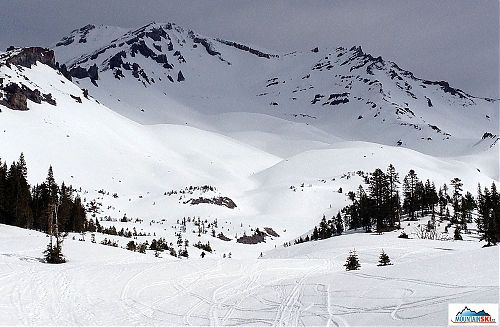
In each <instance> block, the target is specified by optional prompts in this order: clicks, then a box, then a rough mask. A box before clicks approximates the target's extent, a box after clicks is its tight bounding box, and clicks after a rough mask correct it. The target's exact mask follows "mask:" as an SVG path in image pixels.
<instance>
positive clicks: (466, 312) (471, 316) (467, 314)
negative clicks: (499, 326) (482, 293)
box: [452, 307, 496, 324]
mask: <svg viewBox="0 0 500 327" xmlns="http://www.w3.org/2000/svg"><path fill="white" fill-rule="evenodd" d="M452 322H453V323H480V324H481V323H482V324H495V323H496V320H495V319H493V318H492V317H491V315H490V314H489V313H487V312H486V311H484V310H481V311H479V312H478V311H474V310H471V309H469V308H468V307H465V308H463V309H462V311H459V312H458V313H457V314H456V316H455V319H454V320H453V321H452Z"/></svg>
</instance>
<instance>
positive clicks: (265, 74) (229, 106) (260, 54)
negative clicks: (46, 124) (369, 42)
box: [54, 23, 499, 156]
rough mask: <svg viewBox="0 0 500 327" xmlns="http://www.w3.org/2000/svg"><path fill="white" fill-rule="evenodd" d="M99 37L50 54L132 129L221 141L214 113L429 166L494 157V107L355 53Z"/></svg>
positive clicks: (188, 35)
mask: <svg viewBox="0 0 500 327" xmlns="http://www.w3.org/2000/svg"><path fill="white" fill-rule="evenodd" d="M102 29H105V28H104V27H100V28H93V29H91V31H90V32H88V34H89V35H92V39H94V40H99V41H95V42H94V43H92V44H105V45H103V46H101V47H100V48H98V49H94V48H93V47H91V48H90V49H89V50H86V49H85V48H84V47H82V46H81V45H80V44H75V42H73V43H70V44H67V45H66V44H65V43H67V42H63V41H64V40H66V39H67V38H65V39H63V41H61V42H59V43H58V45H57V46H56V47H55V48H54V49H55V51H56V53H57V54H59V53H61V54H62V55H63V59H62V61H61V63H63V62H64V63H66V65H68V68H69V69H73V70H74V71H75V72H78V69H79V68H80V69H86V70H88V69H90V68H91V67H96V68H97V69H98V72H99V76H98V80H94V83H95V84H94V85H93V84H91V83H90V81H89V78H86V79H82V80H80V81H78V82H79V83H81V85H82V86H85V87H88V88H89V89H91V94H93V95H94V96H95V97H96V98H98V99H99V100H100V101H102V102H103V103H105V104H107V105H108V106H109V107H111V108H112V109H113V110H115V111H117V112H119V113H121V114H123V115H125V116H127V117H130V118H132V119H133V120H135V121H138V122H141V123H147V124H154V123H165V122H170V123H181V122H182V123H188V124H192V125H194V126H197V127H202V128H205V129H213V130H217V131H219V132H222V133H225V134H228V133H229V132H228V130H227V126H228V125H230V122H231V121H230V122H228V121H227V120H226V119H227V118H228V117H229V116H228V115H221V113H228V112H242V113H249V112H250V113H259V114H264V115H270V116H274V117H277V118H279V119H282V120H286V121H291V122H295V123H302V124H307V125H309V126H314V127H316V128H319V129H320V130H321V131H322V132H323V133H326V134H329V135H330V137H329V139H335V138H340V139H345V140H361V141H374V142H377V143H381V144H386V145H394V146H402V147H407V148H411V149H415V150H418V151H420V152H424V153H427V154H432V155H439V156H443V155H446V156H457V155H461V156H462V155H468V154H473V153H480V152H484V151H488V152H495V153H496V152H497V151H498V147H497V145H496V143H497V140H498V134H499V133H498V118H499V115H498V110H497V106H498V101H497V100H492V99H481V98H476V97H473V96H471V95H469V94H467V93H465V92H463V91H461V90H459V89H455V88H453V87H451V86H450V85H448V83H446V82H444V81H441V82H433V81H427V80H423V79H419V78H417V77H415V76H414V75H413V74H412V73H411V72H408V71H405V70H403V69H401V68H400V67H398V66H397V64H395V63H392V62H389V61H385V60H383V59H382V58H381V57H377V58H375V57H373V56H371V55H370V54H366V53H364V52H363V51H362V49H361V48H360V47H352V48H350V49H346V48H336V49H328V48H315V49H312V50H311V51H305V52H292V53H289V54H280V55H278V54H276V53H274V52H272V51H268V50H262V49H257V48H255V47H250V46H246V45H242V44H239V43H237V42H230V41H225V40H220V39H214V38H209V37H204V36H201V35H199V34H197V33H195V32H193V31H185V30H184V29H183V28H182V27H180V26H178V25H175V24H171V23H168V24H156V23H152V24H149V25H146V26H144V27H142V28H139V29H137V30H133V31H128V32H126V33H124V34H123V35H122V36H120V37H116V38H115V39H113V40H109V39H110V37H109V36H108V34H109V33H106V32H100V30H102ZM109 29H111V28H109ZM100 34H102V35H100ZM72 35H73V34H72ZM74 39H76V37H75V38H74ZM106 42H107V43H106ZM68 58H73V59H68ZM74 58H77V59H74ZM242 116H244V115H241V117H240V118H242V119H245V118H244V117H242ZM252 117H255V116H252ZM464 122H467V123H464ZM254 131H255V130H254ZM308 133H309V134H310V133H311V131H309V132H308ZM306 134H307V133H306ZM313 134H315V135H316V136H318V137H315V138H312V139H310V138H309V141H311V142H323V141H324V138H322V137H321V136H319V134H318V133H316V132H313ZM268 136H269V135H268ZM242 137H243V138H244V137H245V136H244V135H242ZM273 138H274V139H275V137H271V136H269V141H270V142H273Z"/></svg>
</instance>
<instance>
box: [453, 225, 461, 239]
mask: <svg viewBox="0 0 500 327" xmlns="http://www.w3.org/2000/svg"><path fill="white" fill-rule="evenodd" d="M461 231H462V230H461V228H460V226H456V227H455V232H454V233H453V239H454V240H455V241H461V240H462V239H463V238H462V234H461Z"/></svg>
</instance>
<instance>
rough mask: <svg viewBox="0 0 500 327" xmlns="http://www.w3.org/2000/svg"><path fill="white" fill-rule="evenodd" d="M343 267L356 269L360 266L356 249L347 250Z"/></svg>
mask: <svg viewBox="0 0 500 327" xmlns="http://www.w3.org/2000/svg"><path fill="white" fill-rule="evenodd" d="M344 267H345V269H346V270H358V269H359V268H360V267H361V265H360V264H359V259H358V255H357V254H356V250H353V251H350V252H349V256H348V257H347V261H346V263H345V264H344Z"/></svg>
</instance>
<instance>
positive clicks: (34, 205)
mask: <svg viewBox="0 0 500 327" xmlns="http://www.w3.org/2000/svg"><path fill="white" fill-rule="evenodd" d="M27 176H28V168H27V165H26V161H25V159H24V155H23V154H22V153H21V155H20V157H19V160H18V161H17V162H13V163H12V164H11V165H10V167H8V166H7V163H6V162H3V163H2V161H1V160H0V223H1V224H6V225H12V226H18V227H22V228H28V229H35V230H39V231H42V232H45V233H49V234H50V236H51V237H50V243H49V245H48V247H47V250H46V251H45V258H46V261H47V262H49V263H61V262H64V257H63V255H62V250H61V247H62V240H63V238H64V236H63V234H64V233H67V232H83V231H85V230H86V229H87V217H86V212H85V207H84V206H83V204H82V201H81V199H80V197H79V196H78V195H75V194H74V193H75V190H74V189H73V188H72V187H71V186H66V185H65V184H64V183H62V184H61V186H59V185H58V184H57V183H56V181H55V179H54V173H53V171H52V167H49V170H48V174H47V178H46V180H45V182H43V183H41V184H38V185H35V186H33V187H31V186H30V185H29V183H28V180H27ZM53 237H54V238H55V241H53Z"/></svg>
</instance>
